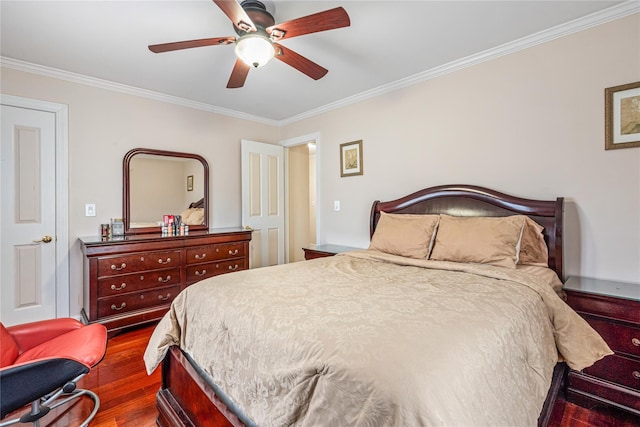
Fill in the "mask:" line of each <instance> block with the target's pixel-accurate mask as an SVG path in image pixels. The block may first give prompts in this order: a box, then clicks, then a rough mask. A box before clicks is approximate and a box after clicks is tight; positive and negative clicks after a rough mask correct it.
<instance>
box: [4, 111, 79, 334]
mask: <svg viewBox="0 0 640 427" xmlns="http://www.w3.org/2000/svg"><path fill="white" fill-rule="evenodd" d="M1 129H2V130H1V141H2V143H1V145H2V147H1V152H0V168H1V172H0V198H1V200H2V210H1V213H0V215H1V216H0V224H1V226H0V259H1V260H2V261H1V267H0V276H1V279H2V283H1V286H0V300H1V302H0V308H1V311H0V320H2V322H3V323H4V324H5V325H14V324H19V323H25V322H30V321H35V320H42V319H47V318H54V317H57V315H58V314H68V303H67V306H66V307H62V310H61V311H62V313H59V312H58V307H57V306H58V304H57V300H58V290H57V288H56V287H57V285H58V284H57V280H56V114H55V113H53V112H48V111H39V110H34V109H29V108H20V107H16V106H9V105H2V127H1ZM64 285H66V286H68V284H60V286H64ZM66 295H67V300H68V291H67V292H66ZM65 309H66V312H65V311H64V310H65Z"/></svg>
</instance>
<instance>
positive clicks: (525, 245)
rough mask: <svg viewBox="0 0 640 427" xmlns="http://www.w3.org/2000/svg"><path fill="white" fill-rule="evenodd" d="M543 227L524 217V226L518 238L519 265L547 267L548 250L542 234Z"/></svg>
mask: <svg viewBox="0 0 640 427" xmlns="http://www.w3.org/2000/svg"><path fill="white" fill-rule="evenodd" d="M542 230H544V227H543V226H541V225H540V224H538V223H537V222H535V221H534V220H532V219H531V218H529V217H528V216H525V217H524V228H523V229H522V238H521V239H520V256H519V258H518V264H519V265H536V266H539V267H547V266H548V265H549V250H548V248H547V244H546V243H545V241H544V236H543V235H542Z"/></svg>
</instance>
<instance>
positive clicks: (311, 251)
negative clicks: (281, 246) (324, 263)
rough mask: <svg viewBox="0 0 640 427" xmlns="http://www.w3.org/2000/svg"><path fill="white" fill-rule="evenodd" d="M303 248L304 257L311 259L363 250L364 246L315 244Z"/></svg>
mask: <svg viewBox="0 0 640 427" xmlns="http://www.w3.org/2000/svg"><path fill="white" fill-rule="evenodd" d="M302 250H303V251H304V259H305V260H310V259H314V258H322V257H327V256H334V255H336V254H339V253H342V252H349V251H357V250H362V248H354V247H351V246H340V245H314V246H312V247H308V248H302Z"/></svg>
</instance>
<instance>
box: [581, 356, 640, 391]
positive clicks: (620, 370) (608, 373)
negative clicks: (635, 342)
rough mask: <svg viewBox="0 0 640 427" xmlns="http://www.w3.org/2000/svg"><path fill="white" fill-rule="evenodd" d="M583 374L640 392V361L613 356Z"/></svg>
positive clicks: (585, 370)
mask: <svg viewBox="0 0 640 427" xmlns="http://www.w3.org/2000/svg"><path fill="white" fill-rule="evenodd" d="M583 372H584V373H585V374H589V375H592V376H594V377H597V378H601V379H603V380H607V381H611V382H613V383H616V384H620V385H623V386H625V387H629V388H632V389H634V390H637V391H640V360H636V359H631V358H629V357H624V356H619V355H617V354H613V355H610V356H606V357H605V358H604V359H602V360H599V361H597V362H596V363H594V364H593V366H591V367H589V368H586V369H584V370H583Z"/></svg>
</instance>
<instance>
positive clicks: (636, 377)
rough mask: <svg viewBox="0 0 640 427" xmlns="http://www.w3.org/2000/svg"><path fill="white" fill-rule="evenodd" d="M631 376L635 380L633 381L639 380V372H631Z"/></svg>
mask: <svg viewBox="0 0 640 427" xmlns="http://www.w3.org/2000/svg"><path fill="white" fill-rule="evenodd" d="M631 375H633V378H635V379H637V380H640V372H638V371H633V374H631Z"/></svg>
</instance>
